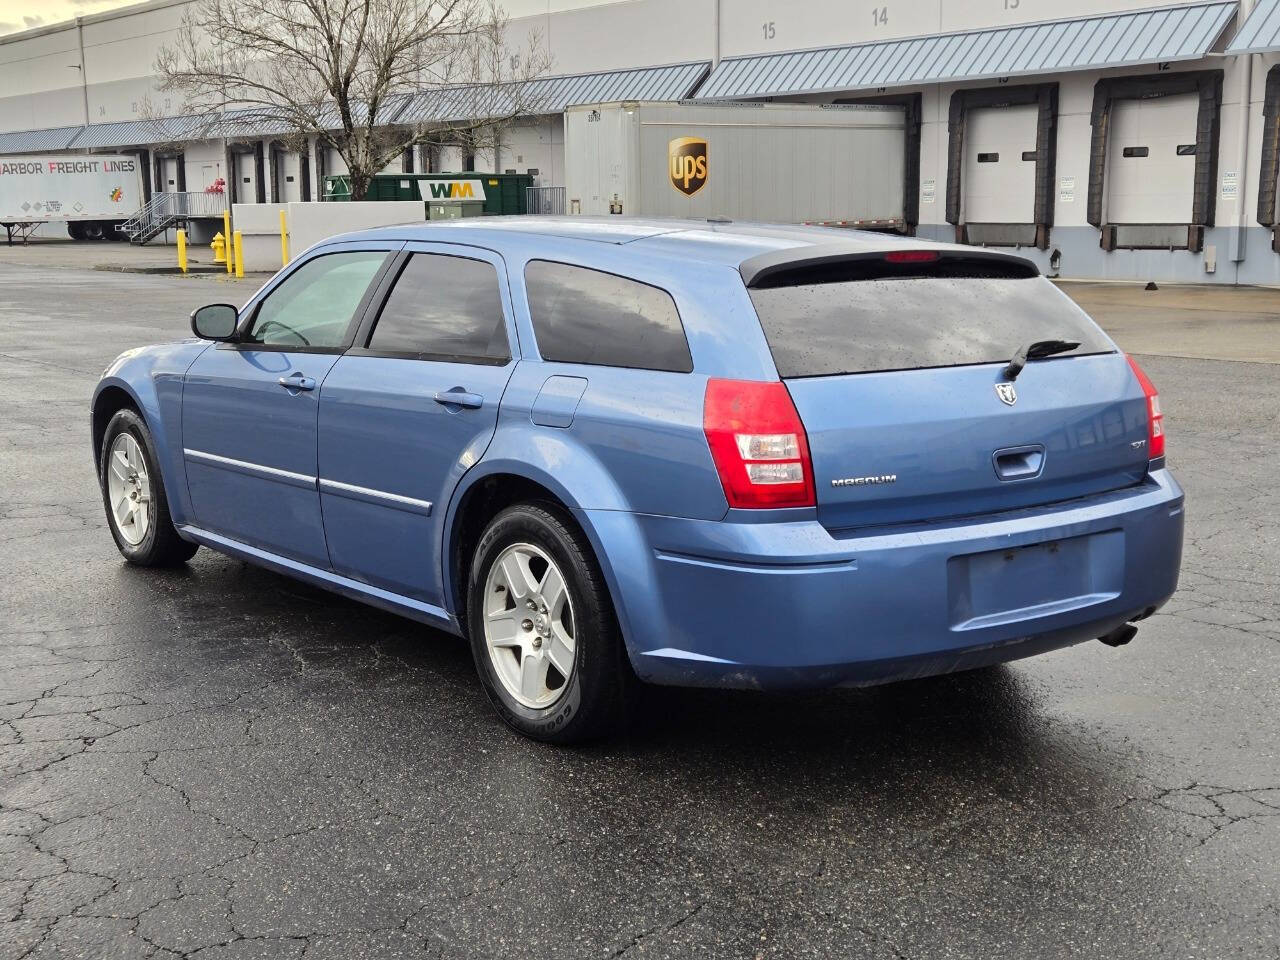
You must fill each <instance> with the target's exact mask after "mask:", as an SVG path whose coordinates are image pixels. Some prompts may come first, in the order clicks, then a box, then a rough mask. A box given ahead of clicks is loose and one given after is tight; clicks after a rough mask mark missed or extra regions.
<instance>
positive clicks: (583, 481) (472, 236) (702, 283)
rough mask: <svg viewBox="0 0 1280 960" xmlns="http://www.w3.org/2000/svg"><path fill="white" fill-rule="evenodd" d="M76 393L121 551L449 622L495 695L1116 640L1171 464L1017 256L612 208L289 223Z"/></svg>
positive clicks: (550, 699) (1177, 532)
mask: <svg viewBox="0 0 1280 960" xmlns="http://www.w3.org/2000/svg"><path fill="white" fill-rule="evenodd" d="M192 327H193V330H194V332H195V334H196V336H197V338H198V339H193V340H185V341H182V342H179V343H174V344H168V345H163V346H154V347H148V348H145V349H140V350H131V351H129V352H127V353H125V354H123V355H122V356H121V357H120V358H119V359H117V360H116V361H115V362H114V363H113V364H112V365H111V367H110V368H109V369H108V370H107V371H106V373H105V374H104V375H103V377H102V380H101V382H100V383H99V384H98V386H97V389H96V391H95V392H94V396H93V408H92V425H93V442H94V451H95V456H96V458H97V466H98V475H99V479H100V482H101V486H102V492H103V498H104V501H105V505H106V513H107V518H108V521H109V525H110V529H111V533H112V535H113V537H114V538H115V542H116V544H117V546H118V547H119V549H120V552H121V553H122V554H123V555H124V556H125V558H126V559H127V560H129V561H130V562H133V563H135V564H140V565H144V566H146V565H158V564H172V563H182V562H185V561H186V560H188V559H189V558H190V557H191V556H192V555H193V554H194V552H195V551H196V549H197V548H198V546H206V547H210V548H212V549H214V550H217V551H221V552H223V553H226V554H229V555H231V556H233V557H238V558H240V559H242V560H245V561H248V562H250V563H254V564H260V565H262V566H264V567H268V568H270V569H272V570H275V571H278V572H280V573H283V574H286V575H289V576H293V577H297V578H299V579H302V580H306V581H309V582H310V583H313V584H317V585H319V586H322V587H326V588H328V589H331V590H335V591H338V592H339V593H342V594H345V595H347V596H350V597H354V598H357V599H359V600H363V601H366V602H368V603H371V604H375V605H377V606H379V607H383V608H386V609H388V610H392V611H395V612H397V613H400V614H403V615H405V616H408V617H413V618H415V619H417V620H420V621H422V622H424V623H427V624H430V625H431V626H433V627H437V628H439V629H442V630H447V631H450V632H452V633H455V634H461V635H464V636H466V637H468V638H469V640H470V643H471V646H472V649H473V652H474V656H475V662H476V667H477V670H478V672H479V675H480V679H481V683H482V685H483V687H484V689H485V691H486V693H487V694H488V696H489V698H490V700H491V701H492V703H493V705H494V707H495V708H496V710H497V712H498V713H499V714H500V715H501V716H502V718H503V719H504V720H505V721H506V722H507V723H509V724H511V725H512V726H513V727H515V728H516V729H517V730H519V731H521V732H523V733H525V734H527V735H529V736H532V737H536V738H540V739H544V740H552V741H557V742H568V741H573V740H579V739H583V738H586V737H592V736H598V735H600V734H601V733H602V732H604V731H606V730H608V729H610V727H611V725H612V723H613V721H615V720H616V719H617V717H618V715H619V712H620V705H621V704H622V702H623V701H624V699H625V697H624V696H623V694H624V691H625V689H626V688H627V686H628V684H630V683H632V682H634V681H635V680H636V679H639V680H641V681H646V682H651V683H659V684H678V685H701V686H724V687H745V688H755V689H778V688H797V687H818V686H830V685H841V684H869V683H880V682H885V681H890V680H894V679H899V678H905V677H918V676H922V675H928V674H937V673H944V672H948V671H954V670H961V669H967V668H971V667H976V666H982V665H987V664H992V663H998V662H1003V661H1008V660H1013V659H1016V658H1020V657H1026V656H1029V655H1032V654H1037V653H1041V652H1044V651H1048V650H1052V649H1055V648H1059V647H1064V646H1067V645H1070V644H1075V643H1078V642H1080V641H1084V640H1088V639H1094V638H1097V639H1101V640H1103V641H1104V642H1106V643H1109V644H1112V645H1119V644H1121V643H1124V642H1126V641H1128V640H1129V639H1130V638H1131V637H1132V636H1133V634H1134V632H1135V630H1136V627H1134V626H1133V624H1134V622H1136V621H1138V620H1141V619H1142V618H1144V617H1147V616H1150V615H1151V613H1153V612H1154V611H1155V610H1156V609H1157V608H1158V607H1159V606H1160V605H1161V604H1163V603H1164V602H1165V601H1166V600H1167V599H1168V598H1169V596H1170V595H1171V594H1172V593H1173V592H1174V589H1175V587H1176V586H1177V581H1178V568H1179V563H1180V558H1181V552H1182V533H1183V495H1182V491H1181V489H1180V488H1179V487H1178V484H1177V482H1176V481H1175V480H1174V478H1173V476H1172V475H1171V474H1170V472H1169V470H1168V469H1167V468H1166V466H1165V456H1164V426H1163V418H1162V414H1161V410H1160V405H1159V398H1158V396H1157V394H1156V391H1155V388H1154V387H1153V386H1152V384H1151V382H1150V381H1149V380H1148V379H1147V377H1146V376H1145V375H1144V374H1143V372H1142V370H1141V369H1140V368H1139V367H1138V365H1137V364H1136V363H1135V362H1134V361H1133V360H1132V359H1131V358H1129V357H1126V356H1125V355H1124V354H1123V353H1122V352H1120V350H1118V349H1117V347H1116V345H1115V344H1114V343H1112V341H1111V340H1110V339H1109V338H1108V337H1107V336H1106V335H1105V334H1104V333H1103V332H1102V331H1101V330H1100V329H1099V328H1098V327H1097V326H1096V325H1095V324H1094V323H1093V321H1091V320H1090V319H1089V318H1088V317H1087V316H1086V315H1085V314H1084V313H1083V312H1082V311H1081V310H1080V309H1079V308H1077V307H1076V306H1075V305H1074V304H1073V303H1072V302H1071V301H1070V300H1069V299H1068V298H1067V297H1066V296H1064V295H1063V294H1062V293H1061V292H1059V291H1058V290H1057V289H1056V288H1055V287H1054V286H1053V285H1052V284H1050V283H1049V282H1048V281H1047V280H1045V279H1044V278H1042V277H1040V276H1039V275H1038V273H1037V270H1036V268H1035V267H1034V265H1032V264H1031V263H1029V262H1028V261H1026V260H1024V259H1022V258H1019V257H1016V256H1012V255H1008V254H1002V253H993V252H988V251H983V250H977V249H974V248H970V247H961V246H950V245H944V244H930V243H925V242H922V241H918V240H913V239H911V238H905V237H890V236H885V235H878V234H867V233H857V232H846V231H840V230H825V229H818V228H813V229H810V228H799V227H785V226H767V225H746V224H732V223H721V222H716V223H707V222H683V221H630V220H623V219H620V218H614V219H607V220H592V219H585V218H577V217H571V218H534V217H526V218H514V219H506V220H504V219H482V220H473V221H460V222H453V223H448V224H429V225H424V224H418V225H410V226H403V227H395V228H386V229H379V230H373V231H368V232H364V233H359V234H349V235H345V236H341V237H336V238H334V239H332V240H329V241H326V242H324V243H322V244H320V245H318V246H316V247H313V248H311V249H310V250H308V251H307V252H306V253H305V254H303V255H302V256H301V257H300V258H298V259H297V260H296V261H295V262H294V263H292V264H290V265H289V267H288V268H286V269H285V270H283V271H281V272H280V274H278V275H277V276H276V277H274V278H273V279H272V280H271V281H269V282H268V283H267V284H266V285H265V286H263V288H262V289H261V290H259V291H258V293H257V294H255V295H254V297H253V298H252V299H251V300H250V301H249V303H248V304H246V305H245V306H244V307H243V308H236V307H234V306H231V305H227V304H215V305H212V306H207V307H202V308H200V309H199V310H197V311H195V312H194V313H193V314H192Z"/></svg>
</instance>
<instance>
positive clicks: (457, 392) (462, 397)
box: [436, 387, 484, 410]
mask: <svg viewBox="0 0 1280 960" xmlns="http://www.w3.org/2000/svg"><path fill="white" fill-rule="evenodd" d="M436 403H442V404H444V405H445V406H446V407H470V408H471V409H472V410H478V409H479V408H480V407H483V406H484V397H482V396H480V394H478V393H467V392H466V391H465V390H463V389H462V388H461V387H454V388H453V389H452V390H438V391H436Z"/></svg>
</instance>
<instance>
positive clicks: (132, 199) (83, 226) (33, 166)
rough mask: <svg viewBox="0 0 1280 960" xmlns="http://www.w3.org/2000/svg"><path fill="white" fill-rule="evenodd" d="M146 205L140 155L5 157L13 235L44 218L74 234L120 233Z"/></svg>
mask: <svg viewBox="0 0 1280 960" xmlns="http://www.w3.org/2000/svg"><path fill="white" fill-rule="evenodd" d="M141 207H142V169H141V164H140V163H139V161H138V158H137V157H131V156H115V155H110V156H109V155H105V154H103V155H95V156H74V155H62V156H30V155H26V156H13V157H0V225H3V226H4V227H5V229H6V231H7V233H8V237H9V239H10V240H12V238H13V236H14V235H17V234H25V233H26V232H28V231H29V230H30V229H31V228H33V227H35V226H37V225H39V224H42V223H58V224H66V225H67V230H68V232H69V233H70V234H71V236H72V237H73V238H74V239H92V240H99V239H115V238H116V229H115V228H116V225H117V224H120V223H123V222H124V221H125V220H127V219H128V218H129V217H131V216H133V214H135V213H136V212H137V211H138V210H139V208H141Z"/></svg>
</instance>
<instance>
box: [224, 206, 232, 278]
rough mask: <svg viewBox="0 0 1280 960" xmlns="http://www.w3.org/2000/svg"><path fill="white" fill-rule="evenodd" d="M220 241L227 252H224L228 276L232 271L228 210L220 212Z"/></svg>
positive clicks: (229, 213) (229, 212) (229, 214)
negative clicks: (224, 245)
mask: <svg viewBox="0 0 1280 960" xmlns="http://www.w3.org/2000/svg"><path fill="white" fill-rule="evenodd" d="M222 240H223V242H224V243H225V244H226V245H227V251H226V257H227V273H228V274H230V273H231V270H232V264H231V211H230V210H223V211H222Z"/></svg>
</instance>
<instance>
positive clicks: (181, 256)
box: [178, 230, 187, 273]
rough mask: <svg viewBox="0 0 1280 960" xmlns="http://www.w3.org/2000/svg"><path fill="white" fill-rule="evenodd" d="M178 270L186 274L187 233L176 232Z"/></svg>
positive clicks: (182, 231)
mask: <svg viewBox="0 0 1280 960" xmlns="http://www.w3.org/2000/svg"><path fill="white" fill-rule="evenodd" d="M178 269H179V270H181V271H182V272H183V273H186V272H187V231H185V230H179V231H178Z"/></svg>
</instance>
